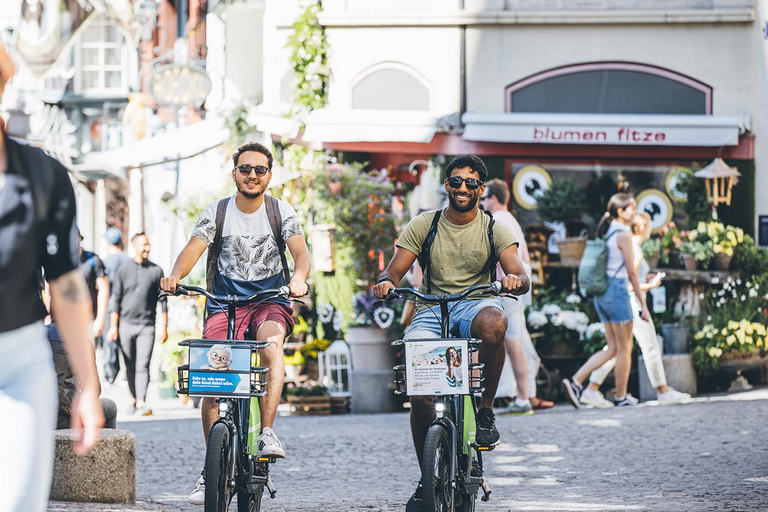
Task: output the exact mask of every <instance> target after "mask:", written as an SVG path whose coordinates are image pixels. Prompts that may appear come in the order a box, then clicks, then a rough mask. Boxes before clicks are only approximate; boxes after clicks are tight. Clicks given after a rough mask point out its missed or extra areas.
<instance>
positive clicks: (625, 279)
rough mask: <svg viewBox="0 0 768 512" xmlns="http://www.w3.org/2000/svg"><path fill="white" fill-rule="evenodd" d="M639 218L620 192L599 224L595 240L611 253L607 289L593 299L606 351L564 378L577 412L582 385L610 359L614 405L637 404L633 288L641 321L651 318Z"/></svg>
mask: <svg viewBox="0 0 768 512" xmlns="http://www.w3.org/2000/svg"><path fill="white" fill-rule="evenodd" d="M635 215H637V203H636V202H635V199H634V197H632V196H631V195H630V194H625V193H618V194H614V195H613V196H611V199H610V200H609V201H608V210H607V211H606V212H605V214H604V215H603V217H602V219H600V223H599V224H598V225H597V232H596V233H595V236H596V237H604V239H605V240H606V248H607V251H608V264H607V269H606V279H607V280H608V289H607V290H606V291H605V293H603V294H602V295H596V296H595V297H594V298H593V300H594V303H595V309H596V310H597V314H598V316H599V317H600V321H601V322H603V324H604V325H605V340H606V345H607V346H608V349H607V350H600V351H599V352H597V353H595V354H593V355H592V357H590V358H589V359H588V360H587V362H586V363H584V364H583V365H582V366H581V368H579V370H578V371H577V372H576V373H575V374H573V377H572V378H570V379H569V378H565V379H563V386H564V387H565V391H566V395H567V396H568V400H569V401H570V402H571V404H572V405H573V406H574V407H576V408H577V409H578V408H580V407H581V394H582V391H583V387H582V385H581V383H582V382H584V380H585V379H586V378H587V377H588V376H589V374H590V373H592V372H593V371H594V370H596V369H598V368H600V367H601V366H603V365H604V364H605V363H606V362H608V360H610V359H612V358H613V357H615V358H616V369H615V373H614V376H615V378H616V394H615V396H614V404H615V405H616V406H618V407H624V406H628V405H636V404H637V399H636V398H635V397H633V396H632V395H631V394H629V393H627V383H628V381H629V371H630V369H631V368H632V326H633V323H634V322H633V319H634V314H633V313H632V303H631V302H630V300H629V294H628V293H627V290H628V288H629V285H630V284H631V285H632V290H633V293H634V294H635V297H637V301H638V303H639V304H640V310H641V313H640V321H642V322H648V321H650V319H651V315H650V313H649V312H648V306H647V305H646V303H645V294H643V292H642V290H641V288H640V281H639V279H638V277H637V270H636V268H635V256H634V250H633V249H632V236H631V232H630V225H631V224H632V222H633V221H634V219H635Z"/></svg>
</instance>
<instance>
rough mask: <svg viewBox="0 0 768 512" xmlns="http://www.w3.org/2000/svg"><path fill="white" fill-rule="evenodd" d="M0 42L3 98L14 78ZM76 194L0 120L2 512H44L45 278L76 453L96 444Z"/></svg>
mask: <svg viewBox="0 0 768 512" xmlns="http://www.w3.org/2000/svg"><path fill="white" fill-rule="evenodd" d="M13 71H14V68H13V64H12V63H11V60H10V58H9V57H8V54H7V53H6V52H5V47H4V46H3V44H2V43H0V97H2V93H3V88H4V86H5V84H6V82H7V81H8V80H10V78H11V76H12V75H13ZM77 265H78V248H77V227H76V226H75V192H74V190H73V188H72V183H71V182H70V180H69V173H68V172H67V169H66V168H65V167H64V166H63V165H61V163H59V162H58V161H56V160H54V159H53V158H51V157H49V156H48V155H46V154H45V153H44V152H43V151H42V150H41V149H37V148H32V147H30V146H25V145H22V144H19V143H17V142H14V141H13V140H11V139H10V138H8V137H7V136H6V134H5V124H4V123H3V121H2V119H0V311H2V312H3V313H2V314H0V361H2V369H1V370H0V411H2V415H3V420H2V421H0V510H1V511H2V512H43V511H44V510H45V508H46V502H47V501H48V494H49V492H50V489H51V477H52V474H53V451H54V437H53V429H54V427H55V426H56V401H57V400H56V373H55V371H54V368H53V356H52V355H51V348H50V346H49V343H48V339H47V336H46V330H45V326H44V325H43V318H44V317H45V316H46V314H47V312H46V308H45V305H44V304H43V301H42V298H41V296H40V291H41V290H40V285H39V273H40V268H41V267H43V268H44V269H45V275H46V279H47V280H48V282H49V283H50V290H51V294H52V296H53V297H54V299H55V301H54V302H55V304H54V309H53V316H54V318H58V319H59V329H60V330H61V335H62V337H63V339H64V349H65V350H66V351H67V355H68V357H69V361H70V364H71V365H72V370H73V371H74V374H75V377H76V382H77V386H78V393H76V395H75V398H74V400H73V402H72V407H71V420H72V423H71V426H72V428H77V429H82V430H80V431H78V433H77V434H76V435H77V436H78V440H77V442H76V443H75V446H74V450H75V452H76V453H78V454H80V455H84V454H85V453H87V452H88V451H89V450H90V449H91V448H92V447H93V446H94V445H95V444H96V442H97V441H98V438H99V429H100V428H101V426H102V425H103V424H104V416H103V414H102V411H101V405H100V403H99V377H98V374H97V372H96V363H95V359H94V349H93V345H92V344H91V342H90V341H89V333H88V322H89V321H90V317H91V314H92V312H91V311H90V309H91V306H90V300H89V296H88V291H87V289H86V287H85V283H84V282H83V278H82V276H80V274H79V273H78V272H77Z"/></svg>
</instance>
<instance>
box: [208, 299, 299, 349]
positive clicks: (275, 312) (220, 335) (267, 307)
mask: <svg viewBox="0 0 768 512" xmlns="http://www.w3.org/2000/svg"><path fill="white" fill-rule="evenodd" d="M249 309H251V306H243V307H239V308H237V314H236V315H235V339H236V340H244V339H245V330H246V328H248V329H250V334H251V339H254V340H255V339H256V333H257V332H258V328H259V326H260V325H261V324H262V323H264V322H266V321H267V320H271V321H273V322H277V323H278V324H280V325H282V326H283V327H284V328H285V335H286V336H288V335H290V334H291V333H293V315H292V313H293V310H292V309H291V308H290V307H289V306H286V305H285V304H277V303H275V302H264V303H263V304H259V305H258V306H256V307H254V308H253V309H252V310H251V312H250V313H248V310H249ZM246 313H247V314H246ZM203 338H205V339H208V340H225V339H227V313H225V312H224V311H221V312H219V313H214V314H212V315H211V316H209V317H208V318H206V319H205V322H204V323H203Z"/></svg>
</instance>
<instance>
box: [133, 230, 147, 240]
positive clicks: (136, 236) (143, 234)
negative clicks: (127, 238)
mask: <svg viewBox="0 0 768 512" xmlns="http://www.w3.org/2000/svg"><path fill="white" fill-rule="evenodd" d="M140 236H147V234H146V233H145V232H143V231H139V232H138V233H136V234H135V235H133V236H132V237H131V243H133V242H135V241H136V239H137V238H139V237H140ZM147 238H149V237H147Z"/></svg>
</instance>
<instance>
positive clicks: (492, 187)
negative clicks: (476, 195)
mask: <svg viewBox="0 0 768 512" xmlns="http://www.w3.org/2000/svg"><path fill="white" fill-rule="evenodd" d="M485 194H486V195H487V196H488V197H491V196H496V199H498V200H499V203H501V204H503V205H504V206H506V205H508V204H509V185H507V183H506V182H504V181H502V180H500V179H498V178H494V179H492V180H490V181H488V182H487V183H486V184H485Z"/></svg>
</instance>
